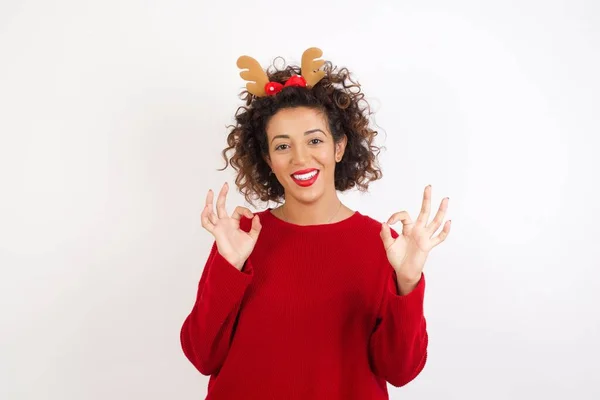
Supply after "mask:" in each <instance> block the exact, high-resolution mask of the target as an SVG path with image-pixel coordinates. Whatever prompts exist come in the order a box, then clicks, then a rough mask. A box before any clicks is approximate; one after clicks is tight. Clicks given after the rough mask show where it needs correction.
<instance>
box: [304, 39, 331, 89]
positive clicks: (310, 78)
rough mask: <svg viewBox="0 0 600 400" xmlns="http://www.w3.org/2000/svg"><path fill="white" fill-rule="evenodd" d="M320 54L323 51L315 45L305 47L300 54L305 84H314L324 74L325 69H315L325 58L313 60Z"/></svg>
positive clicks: (323, 62) (321, 64)
mask: <svg viewBox="0 0 600 400" xmlns="http://www.w3.org/2000/svg"><path fill="white" fill-rule="evenodd" d="M322 55H323V52H322V51H321V49H319V48H317V47H311V48H309V49H306V50H305V51H304V53H303V54H302V65H301V70H302V77H303V78H304V79H305V80H306V85H307V86H310V87H312V86H314V85H316V84H317V82H319V81H320V80H321V79H323V77H324V76H325V71H317V70H318V69H319V68H321V66H323V64H325V60H315V58H317V57H321V56H322Z"/></svg>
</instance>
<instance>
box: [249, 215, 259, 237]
mask: <svg viewBox="0 0 600 400" xmlns="http://www.w3.org/2000/svg"><path fill="white" fill-rule="evenodd" d="M261 229H262V225H261V223H260V218H259V217H258V214H257V215H255V216H254V218H252V227H251V228H250V231H249V232H248V235H250V237H251V238H252V239H254V241H256V240H257V239H258V234H259V233H260V231H261Z"/></svg>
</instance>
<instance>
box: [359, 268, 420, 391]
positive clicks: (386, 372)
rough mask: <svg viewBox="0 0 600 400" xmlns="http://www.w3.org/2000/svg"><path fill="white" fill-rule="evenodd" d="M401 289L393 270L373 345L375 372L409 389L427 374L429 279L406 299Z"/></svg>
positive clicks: (372, 364) (387, 285)
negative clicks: (426, 298)
mask: <svg viewBox="0 0 600 400" xmlns="http://www.w3.org/2000/svg"><path fill="white" fill-rule="evenodd" d="M399 285H400V283H398V282H397V278H396V272H395V271H394V270H393V269H392V270H391V273H390V277H389V280H388V283H387V284H386V286H385V293H384V296H383V300H382V302H381V306H380V309H379V314H378V318H377V320H376V324H375V329H374V331H373V333H372V335H371V338H370V341H369V357H370V363H371V369H372V370H373V372H374V373H375V374H376V375H378V376H380V377H382V378H384V379H385V380H386V381H388V382H389V383H390V384H392V385H393V386H395V387H400V386H404V385H406V384H407V383H409V382H410V381H412V380H413V379H414V378H416V377H417V375H419V373H420V372H421V371H422V370H423V367H424V366H425V362H426V360H427V344H428V336H427V329H426V321H425V317H424V315H423V296H424V292H425V276H424V275H421V279H420V280H419V282H418V283H417V285H416V286H414V288H412V290H410V292H409V293H406V294H404V295H401V294H400V293H401V292H400V291H399V287H398V286H399Z"/></svg>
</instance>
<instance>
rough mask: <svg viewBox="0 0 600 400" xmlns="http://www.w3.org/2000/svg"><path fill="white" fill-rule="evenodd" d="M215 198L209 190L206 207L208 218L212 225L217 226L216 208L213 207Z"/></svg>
mask: <svg viewBox="0 0 600 400" xmlns="http://www.w3.org/2000/svg"><path fill="white" fill-rule="evenodd" d="M214 197H215V194H214V193H213V191H212V189H208V194H207V195H206V206H207V208H208V209H207V217H208V220H209V221H210V222H211V223H213V224H216V223H217V216H216V215H215V211H214V206H213V200H214Z"/></svg>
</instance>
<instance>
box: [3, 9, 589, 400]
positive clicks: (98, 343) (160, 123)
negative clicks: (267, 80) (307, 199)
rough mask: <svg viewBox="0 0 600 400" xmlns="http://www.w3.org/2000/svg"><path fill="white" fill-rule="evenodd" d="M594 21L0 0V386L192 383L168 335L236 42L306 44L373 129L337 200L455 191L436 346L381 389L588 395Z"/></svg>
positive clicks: (180, 315) (384, 204)
mask: <svg viewBox="0 0 600 400" xmlns="http://www.w3.org/2000/svg"><path fill="white" fill-rule="evenodd" d="M599 24H600V4H599V3H598V2H595V1H593V0H589V1H582V0H579V1H574V0H570V1H566V0H565V1H541V0H538V1H533V0H529V1H523V0H519V1H516V0H514V1H506V0H502V1H486V2H481V1H474V0H473V1H465V0H462V1H461V0H459V1H452V2H448V1H442V0H439V1H410V2H409V1H403V2H398V1H389V2H384V1H371V2H364V1H357V0H356V1H350V0H343V1H332V0H329V1H327V2H316V3H314V2H313V3H306V2H304V3H298V2H266V1H246V2H226V1H220V2H210V3H203V2H202V1H197V0H196V1H175V0H169V1H167V0H160V1H142V0H138V1H133V0H127V1H117V0H112V1H103V2H92V1H81V0H78V1H75V0H71V1H67V0H63V1H41V0H37V1H33V0H32V1H10V0H8V1H7V0H4V1H2V2H1V3H0V134H1V142H0V174H1V175H0V178H1V180H0V188H1V196H0V266H1V275H0V307H1V309H0V311H1V314H0V315H1V322H2V325H1V330H0V398H2V399H11V400H12V399H56V400H59V399H60V400H71V399H73V400H75V399H77V400H81V399H86V400H100V399H102V400H104V399H146V400H154V399H175V398H177V399H190V400H191V399H201V398H204V395H205V394H206V385H207V382H208V377H205V376H202V375H200V374H199V373H198V372H197V371H196V370H195V369H194V367H193V366H192V365H191V364H190V363H189V362H188V361H187V359H185V357H184V355H183V353H182V351H181V348H180V343H179V330H180V327H181V324H182V322H183V320H184V318H185V316H186V315H187V313H188V312H189V311H190V309H191V307H192V305H193V301H194V299H195V295H196V287H197V283H198V279H199V278H200V275H201V272H202V268H203V267H204V262H205V260H206V257H207V255H208V251H209V249H210V245H211V243H212V236H211V235H210V234H209V233H208V232H206V231H204V230H203V228H202V227H201V226H200V221H199V214H200V211H201V209H202V207H203V203H204V200H205V196H206V192H207V191H208V189H209V188H212V189H213V190H217V191H218V189H220V187H221V185H222V184H223V182H224V181H228V182H229V183H230V184H232V183H233V176H234V175H233V173H234V171H233V170H232V169H231V168H228V169H227V170H226V171H225V172H218V171H216V170H217V168H221V167H223V166H224V161H223V159H222V158H221V150H222V149H223V148H224V147H225V145H226V144H225V137H226V133H227V129H226V125H228V124H230V123H232V122H233V115H234V112H235V110H236V108H237V107H238V106H239V105H241V104H243V102H242V101H241V100H240V99H239V98H238V94H239V92H240V91H241V89H242V88H243V85H244V82H243V81H242V79H241V78H240V77H239V75H238V72H239V70H238V69H237V67H236V59H237V57H238V56H240V55H242V54H248V55H251V56H252V57H255V58H256V59H257V60H259V61H260V62H261V64H262V65H263V66H264V67H266V66H267V65H269V63H271V62H272V61H273V59H274V58H275V57H276V56H282V57H283V58H284V60H285V61H286V62H287V63H297V62H299V61H300V56H301V54H302V52H303V51H304V50H305V49H306V48H308V47H312V46H317V47H320V48H321V49H323V51H324V56H323V57H324V58H326V59H328V60H331V61H332V62H333V63H334V64H335V65H337V66H347V67H348V68H350V69H351V71H353V73H354V76H355V78H356V79H358V80H359V82H360V83H361V84H362V85H363V89H364V91H365V93H366V95H367V100H368V101H369V102H370V103H371V105H372V107H373V110H374V111H375V112H376V114H375V118H374V120H373V121H374V124H376V128H377V129H378V130H379V132H380V135H379V136H378V137H377V144H378V145H383V146H385V149H383V152H382V153H381V156H380V163H381V166H382V168H383V173H384V177H383V179H382V180H380V181H377V182H375V183H373V184H372V185H371V187H370V192H369V193H368V194H362V193H359V192H356V191H354V192H349V193H346V194H343V195H342V198H343V200H344V202H345V203H346V204H347V205H348V206H349V207H350V208H353V209H358V210H359V211H361V212H362V213H363V214H367V215H370V216H371V217H373V218H376V219H378V220H380V221H383V220H385V219H387V218H388V217H389V216H390V215H391V214H392V213H394V212H396V211H401V210H408V211H409V212H410V213H411V216H413V217H416V216H417V214H418V212H419V208H420V203H421V199H422V193H423V189H424V188H425V186H426V185H428V184H432V185H433V201H432V206H433V207H434V209H437V207H438V206H439V203H440V201H441V199H442V198H443V197H445V196H449V197H450V207H449V211H448V214H447V219H452V222H453V225H452V232H451V234H450V237H449V238H448V239H447V240H446V242H444V243H443V244H442V245H440V246H438V247H437V248H435V249H434V250H433V251H432V253H431V256H430V258H429V261H428V264H427V266H426V273H428V289H427V293H426V317H427V319H428V328H429V333H430V347H429V352H430V354H429V360H428V363H427V366H426V367H425V369H424V370H423V372H422V373H421V375H420V376H419V377H418V378H417V379H415V380H414V381H413V382H411V383H410V384H409V385H407V386H405V387H402V388H394V387H392V386H391V385H388V388H389V390H390V396H391V398H392V399H440V398H444V399H461V400H462V399H488V400H492V399H565V398H572V399H598V398H600V386H598V384H597V382H598V381H597V379H598V378H597V375H598V372H599V369H600V368H599V367H598V365H599V364H598V360H599V359H600V344H599V342H600V341H599V339H600V334H599V330H600V329H599V326H600V312H599V311H598V304H599V303H600V294H599V292H600V273H599V272H598V271H599V268H600V246H599V245H598V239H599V238H600V232H599V225H598V217H597V216H598V212H599V211H600V210H599V207H598V196H599V194H600V193H599V191H598V171H600V165H599V164H600V162H599V161H598V160H597V158H595V156H596V155H597V154H598V150H599V146H598V140H599V137H600V136H599V135H600V117H599V110H600V101H599V95H598V92H599V90H600V84H599V79H598V71H600V33H599V29H600V28H599ZM231 186H232V188H233V185H231ZM244 204H245V202H244V200H243V197H242V196H241V195H240V194H239V193H237V192H236V191H235V190H232V191H230V196H229V198H228V210H229V211H230V212H231V211H233V208H234V207H235V206H236V205H244ZM246 205H247V204H246ZM270 205H271V206H273V205H274V204H273V203H271V204H270ZM266 206H267V205H260V207H258V208H252V209H254V210H261V209H264V208H265V207H266ZM432 217H433V215H432ZM394 227H396V226H394Z"/></svg>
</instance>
